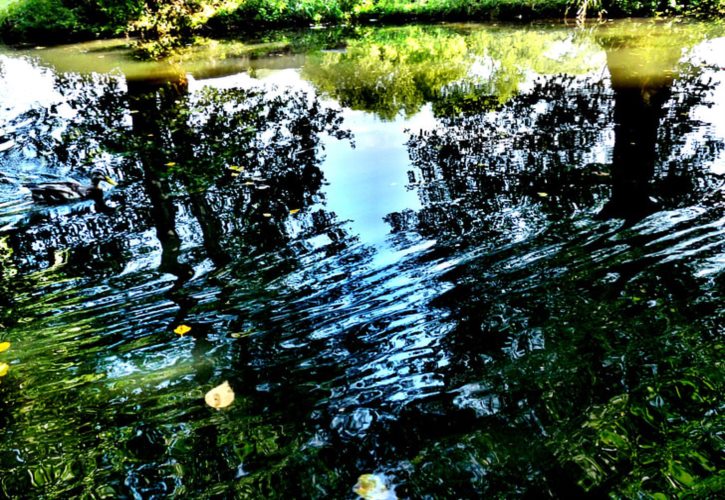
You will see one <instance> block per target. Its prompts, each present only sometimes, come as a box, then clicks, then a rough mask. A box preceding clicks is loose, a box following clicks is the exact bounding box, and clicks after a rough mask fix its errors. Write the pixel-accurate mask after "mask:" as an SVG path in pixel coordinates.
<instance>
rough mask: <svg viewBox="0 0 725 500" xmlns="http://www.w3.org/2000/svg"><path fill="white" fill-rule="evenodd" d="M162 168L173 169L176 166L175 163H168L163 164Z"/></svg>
mask: <svg viewBox="0 0 725 500" xmlns="http://www.w3.org/2000/svg"><path fill="white" fill-rule="evenodd" d="M164 166H166V167H175V166H176V162H175V161H170V162H169V163H164Z"/></svg>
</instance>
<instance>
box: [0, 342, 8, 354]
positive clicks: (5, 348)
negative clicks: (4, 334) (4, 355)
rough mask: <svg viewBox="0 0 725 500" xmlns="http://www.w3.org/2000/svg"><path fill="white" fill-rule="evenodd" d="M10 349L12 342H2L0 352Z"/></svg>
mask: <svg viewBox="0 0 725 500" xmlns="http://www.w3.org/2000/svg"><path fill="white" fill-rule="evenodd" d="M8 349H10V342H0V352H4V351H7V350H8Z"/></svg>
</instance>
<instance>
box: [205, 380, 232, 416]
mask: <svg viewBox="0 0 725 500" xmlns="http://www.w3.org/2000/svg"><path fill="white" fill-rule="evenodd" d="M204 401H206V404H208V405H209V406H211V407H212V408H216V409H217V410H219V409H221V408H226V407H227V406H229V405H230V404H232V402H233V401H234V391H233V390H232V388H231V387H230V386H229V382H226V381H225V382H224V383H223V384H221V385H218V386H216V387H215V388H213V389H212V390H210V391H209V392H207V393H206V396H204Z"/></svg>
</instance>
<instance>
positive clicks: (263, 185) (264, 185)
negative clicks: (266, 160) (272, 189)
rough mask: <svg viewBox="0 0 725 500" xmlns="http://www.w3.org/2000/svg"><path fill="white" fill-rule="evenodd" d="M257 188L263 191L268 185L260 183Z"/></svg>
mask: <svg viewBox="0 0 725 500" xmlns="http://www.w3.org/2000/svg"><path fill="white" fill-rule="evenodd" d="M257 189H259V190H260V191H263V190H265V189H269V186H268V185H267V184H260V185H259V186H257Z"/></svg>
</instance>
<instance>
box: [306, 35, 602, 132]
mask: <svg viewBox="0 0 725 500" xmlns="http://www.w3.org/2000/svg"><path fill="white" fill-rule="evenodd" d="M554 49H559V51H560V52H561V54H554V53H550V52H551V51H552V50H554ZM592 50H593V46H592V45H591V44H590V43H587V42H586V41H581V40H579V41H576V42H574V41H573V40H572V39H570V38H567V37H566V36H565V35H562V34H561V32H547V31H538V30H519V31H512V30H503V29H500V30H499V29H491V30H474V31H471V32H466V31H456V30H451V29H445V28H430V27H429V28H423V27H405V28H395V29H385V30H376V31H374V32H368V33H367V34H363V36H361V37H360V38H358V39H353V40H351V41H350V42H349V43H348V46H347V48H346V50H345V51H344V52H342V53H341V52H324V53H319V54H317V55H316V56H315V57H314V58H313V59H311V60H310V61H308V62H307V63H306V65H305V67H304V69H303V74H304V76H305V77H306V78H308V79H309V80H310V81H312V82H313V84H315V85H316V86H317V87H318V88H319V89H320V90H322V91H324V92H326V93H328V94H330V95H332V96H333V97H335V98H337V99H339V100H340V101H341V103H342V104H344V105H346V106H350V107H352V108H353V109H362V110H368V111H374V112H376V113H377V114H379V115H380V116H381V117H382V118H384V119H392V118H394V117H395V116H396V115H397V114H398V113H400V112H403V113H404V114H406V115H407V116H410V115H412V114H414V113H416V112H417V111H418V110H420V108H421V107H422V106H423V105H424V104H425V103H426V102H429V101H433V102H434V110H436V112H437V113H438V114H455V113H457V112H459V111H462V110H464V109H466V110H468V109H467V108H468V106H469V105H471V104H473V106H474V109H482V110H483V109H487V108H492V107H493V108H495V107H497V106H498V105H499V104H501V103H504V102H506V101H507V100H508V99H510V98H511V96H513V95H514V94H515V93H516V92H517V91H518V88H519V85H520V84H521V83H522V82H523V81H524V80H525V78H526V77H527V76H528V74H529V73H530V72H536V73H544V74H546V73H558V72H568V73H575V74H576V73H583V72H586V71H589V70H591V69H592V68H594V67H596V66H595V65H596V59H593V58H592ZM450 99H454V100H455V101H457V102H458V103H461V104H453V103H452V102H451V100H450Z"/></svg>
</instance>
